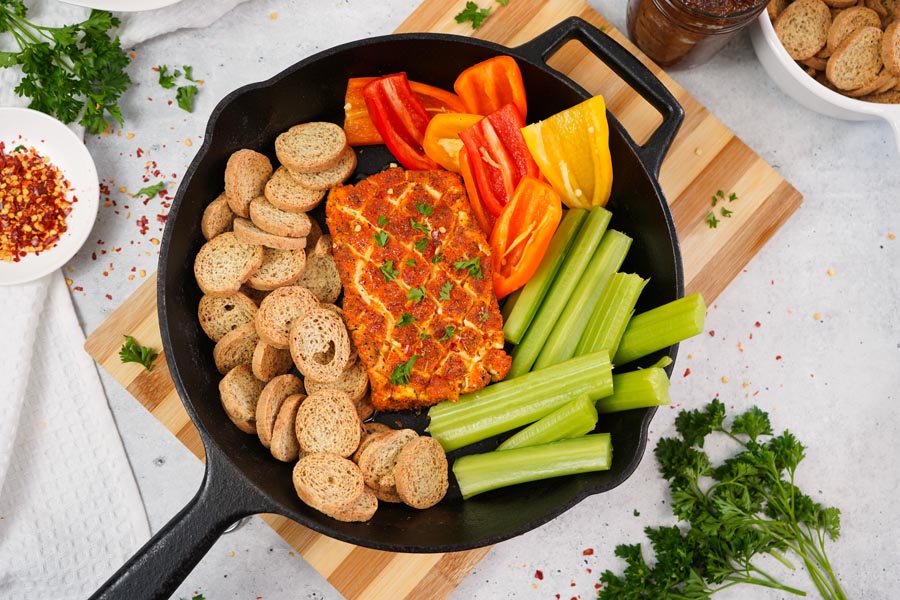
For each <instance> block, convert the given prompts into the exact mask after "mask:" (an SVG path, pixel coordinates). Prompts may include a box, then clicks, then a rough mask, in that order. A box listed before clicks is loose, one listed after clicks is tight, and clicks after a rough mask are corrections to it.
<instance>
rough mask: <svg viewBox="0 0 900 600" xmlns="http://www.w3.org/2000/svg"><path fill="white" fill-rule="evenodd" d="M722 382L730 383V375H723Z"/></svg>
mask: <svg viewBox="0 0 900 600" xmlns="http://www.w3.org/2000/svg"><path fill="white" fill-rule="evenodd" d="M722 383H728V375H722Z"/></svg>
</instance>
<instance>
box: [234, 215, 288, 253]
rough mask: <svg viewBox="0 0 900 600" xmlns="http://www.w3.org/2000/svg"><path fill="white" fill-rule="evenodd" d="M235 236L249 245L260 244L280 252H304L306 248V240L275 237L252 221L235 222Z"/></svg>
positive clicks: (238, 219) (239, 219) (240, 220)
mask: <svg viewBox="0 0 900 600" xmlns="http://www.w3.org/2000/svg"><path fill="white" fill-rule="evenodd" d="M234 235H236V236H237V237H238V238H239V239H241V240H243V241H244V242H246V243H248V244H258V245H260V246H266V247H267V248H276V249H278V250H302V249H304V248H306V238H302V237H300V238H292V237H286V236H281V235H274V234H272V233H269V232H267V231H263V230H262V229H260V228H259V227H257V226H256V225H254V223H253V221H251V220H250V219H241V218H236V219H235V220H234Z"/></svg>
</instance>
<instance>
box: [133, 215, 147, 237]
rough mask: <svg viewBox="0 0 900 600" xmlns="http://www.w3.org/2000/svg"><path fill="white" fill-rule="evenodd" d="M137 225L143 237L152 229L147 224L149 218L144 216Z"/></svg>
mask: <svg viewBox="0 0 900 600" xmlns="http://www.w3.org/2000/svg"><path fill="white" fill-rule="evenodd" d="M135 223H136V224H137V226H138V230H139V231H140V232H141V235H147V231H148V230H149V229H150V226H149V225H148V224H147V216H146V215H144V216H142V217H141V218H140V219H138V220H137V221H135Z"/></svg>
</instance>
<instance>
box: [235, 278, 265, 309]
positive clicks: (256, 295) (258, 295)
mask: <svg viewBox="0 0 900 600" xmlns="http://www.w3.org/2000/svg"><path fill="white" fill-rule="evenodd" d="M271 291H272V290H257V289H254V288H252V287H250V286H249V285H247V283H246V282H244V285H242V286H241V292H240V293H242V294H244V295H245V296H247V297H248V298H250V300H252V301H253V303H254V304H255V305H256V306H259V304H260V303H261V302H262V301H263V298H265V297H266V296H268V295H269V292H271Z"/></svg>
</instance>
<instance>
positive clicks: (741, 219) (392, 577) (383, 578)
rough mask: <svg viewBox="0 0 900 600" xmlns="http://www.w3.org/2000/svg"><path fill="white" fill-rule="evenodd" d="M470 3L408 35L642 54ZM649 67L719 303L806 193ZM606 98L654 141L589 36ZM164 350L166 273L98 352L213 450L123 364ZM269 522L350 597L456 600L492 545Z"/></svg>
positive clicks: (589, 81) (97, 335)
mask: <svg viewBox="0 0 900 600" xmlns="http://www.w3.org/2000/svg"><path fill="white" fill-rule="evenodd" d="M463 5H464V2H463V1H453V2H446V1H442V0H425V2H423V3H422V4H421V5H420V6H419V8H418V9H416V11H415V12H414V13H413V14H412V15H410V17H409V18H408V19H407V20H406V21H405V22H404V23H403V24H402V25H401V26H400V28H399V29H398V31H402V32H413V31H432V32H442V33H456V34H461V35H473V33H474V35H476V36H477V37H481V38H484V39H489V40H492V41H495V42H499V43H502V44H506V45H508V46H516V45H518V44H521V43H523V42H526V41H528V40H530V39H531V38H533V37H534V36H535V35H537V34H539V33H541V32H543V31H544V30H546V29H547V28H549V27H551V26H553V25H555V24H557V23H558V22H559V21H561V20H563V19H565V18H566V17H569V16H572V15H577V16H580V17H581V18H583V19H585V20H587V21H589V22H591V23H593V24H594V25H596V26H597V27H600V28H601V29H603V30H604V31H605V32H606V33H607V34H608V35H610V36H611V37H613V38H614V39H616V40H617V41H618V42H619V43H621V44H623V45H624V46H626V47H627V48H628V49H629V50H631V51H632V52H633V53H634V54H636V55H638V56H641V55H640V53H639V51H637V50H636V49H635V48H634V47H633V46H632V44H631V43H630V42H629V41H628V40H627V38H626V37H625V36H624V35H622V34H621V33H620V32H618V31H616V30H615V29H614V28H613V27H612V26H610V25H609V23H607V22H606V21H605V20H604V19H603V18H602V17H601V16H600V15H598V14H597V13H596V12H595V11H594V10H593V9H591V8H590V7H589V6H588V5H587V4H585V3H584V2H583V1H581V0H553V1H552V2H544V1H541V0H516V2H511V3H509V4H508V5H507V6H505V7H502V6H496V7H495V8H494V13H493V15H492V16H491V18H489V19H488V20H487V21H486V22H485V24H484V25H483V26H482V27H481V28H480V29H478V30H477V31H475V32H473V31H472V30H471V28H470V27H469V25H468V24H462V25H461V24H458V23H456V22H455V20H454V19H453V16H454V15H455V14H456V13H457V12H459V10H460V9H461V8H462V6H463ZM641 59H642V60H643V61H644V63H645V64H646V65H647V66H648V67H649V68H650V69H651V70H652V71H653V72H654V73H655V74H656V75H657V76H658V77H659V78H660V79H661V80H662V81H663V83H664V84H665V85H666V86H667V87H668V88H669V89H670V90H671V91H672V93H673V94H674V95H675V97H676V98H677V99H678V101H679V102H681V104H682V106H684V109H685V115H686V116H685V121H684V124H683V125H682V128H681V130H680V132H679V134H678V136H677V138H676V139H675V142H674V144H673V146H672V148H671V149H670V150H669V153H668V155H667V157H666V159H665V161H664V162H663V166H662V170H661V172H660V183H661V185H662V188H663V191H664V193H665V195H666V197H667V200H668V202H669V205H670V207H671V209H672V214H673V216H674V219H675V224H676V228H677V229H678V234H679V239H680V241H681V250H682V256H683V260H684V270H685V285H686V289H687V292H688V293H691V292H695V291H699V292H702V293H703V295H704V297H705V298H706V300H707V302H708V303H711V302H712V301H713V300H714V299H715V298H716V296H717V295H718V294H719V293H720V292H721V291H722V290H723V289H724V288H725V286H726V285H728V283H729V282H730V281H731V280H732V279H733V278H734V277H735V276H736V275H737V274H738V273H739V272H740V271H741V269H742V268H743V267H744V266H745V265H746V264H747V263H748V262H749V261H750V259H751V258H752V257H753V256H754V255H755V254H756V252H757V251H758V250H759V249H760V248H761V247H762V246H763V244H765V243H766V241H767V240H768V239H769V238H770V237H771V236H772V235H773V234H774V232H775V231H776V230H777V229H778V228H779V227H780V226H781V225H782V224H783V223H784V222H785V221H786V220H787V219H788V218H789V217H790V215H791V214H792V213H793V212H794V211H795V210H796V209H797V208H798V207H799V206H800V202H801V200H802V198H801V195H800V193H799V192H798V191H797V190H796V189H794V188H793V187H792V186H791V185H790V184H789V183H788V182H786V181H785V180H784V179H783V178H782V177H781V176H780V175H779V174H778V173H777V172H776V171H775V170H774V169H772V167H770V166H769V165H768V164H766V163H765V162H764V161H763V160H762V159H761V158H760V157H759V156H757V155H756V154H755V153H754V152H753V151H752V150H750V149H749V148H748V147H747V146H746V145H745V144H744V143H743V142H742V141H741V140H739V139H738V138H737V137H735V136H734V134H733V133H732V132H731V131H729V130H728V128H726V127H725V126H724V125H723V124H722V123H721V122H720V121H719V120H718V119H716V117H715V116H713V115H712V114H710V112H709V111H708V110H706V108H704V107H703V106H701V105H700V104H699V103H698V102H697V101H696V100H694V99H693V98H692V97H691V96H690V95H688V94H687V93H686V92H685V91H684V89H682V88H681V87H680V86H679V85H678V84H676V83H675V82H674V81H673V80H672V79H671V78H669V77H668V75H666V74H665V73H664V72H663V71H662V70H661V69H660V68H659V67H657V66H656V65H654V64H653V63H652V62H650V61H649V60H648V59H646V58H645V57H642V56H641ZM550 64H551V66H553V67H554V68H556V69H559V70H560V71H562V72H564V73H567V74H568V75H569V76H570V77H572V78H573V79H574V80H575V81H577V82H578V83H579V84H581V85H582V86H583V87H585V88H586V89H587V90H588V91H590V92H592V93H595V94H603V95H604V97H605V98H606V102H607V106H608V107H609V110H610V112H612V113H613V114H614V115H615V116H616V118H618V119H619V121H620V122H621V123H622V124H623V126H624V127H625V129H626V130H627V131H628V132H629V133H630V134H631V136H632V137H633V138H634V139H635V140H636V141H637V142H638V143H642V142H643V141H645V140H646V139H647V138H648V137H649V135H650V134H651V133H652V132H653V131H654V129H655V128H656V126H657V125H658V124H659V122H660V117H659V115H658V113H657V112H656V111H655V110H654V109H653V108H651V107H650V106H649V104H647V103H646V102H645V101H644V100H643V99H641V98H640V97H638V96H637V94H636V93H634V92H633V91H632V90H630V89H629V88H628V87H627V86H626V85H625V84H624V83H623V82H622V81H621V80H620V79H619V78H618V76H616V75H615V74H613V73H612V72H611V71H610V70H609V69H607V68H606V67H605V66H604V65H603V64H602V63H601V62H600V61H599V60H597V59H596V58H594V57H593V56H592V55H591V54H590V53H589V52H587V51H586V50H585V49H584V47H583V46H581V45H580V44H579V43H577V42H573V43H569V44H567V45H566V46H564V47H563V48H562V49H561V50H560V51H559V52H558V53H557V54H556V55H555V56H553V57H552V59H551V60H550ZM719 189H722V190H725V192H726V193H730V192H734V193H735V194H737V196H738V201H737V202H736V203H734V205H733V206H732V207H730V208H733V209H734V213H733V216H732V217H731V218H728V219H722V222H721V223H720V225H719V226H718V227H717V228H715V229H711V228H709V226H708V225H707V224H706V220H705V219H706V215H707V213H708V212H709V210H710V198H711V196H712V195H713V194H715V192H716V191H717V190H719ZM125 333H127V334H129V335H132V336H134V337H135V338H137V339H138V340H140V342H141V343H142V344H144V345H149V346H153V347H155V348H161V347H162V342H161V340H160V333H159V323H158V321H157V316H156V278H155V276H154V277H150V278H148V280H147V281H146V282H145V283H144V284H143V285H142V286H141V287H140V288H139V289H138V290H137V291H136V292H135V293H134V294H133V295H132V296H131V297H130V298H128V299H127V300H126V301H125V302H124V303H123V304H122V306H121V307H119V309H118V310H116V311H115V312H114V313H113V314H112V315H110V317H109V318H108V319H107V320H106V321H105V322H104V323H103V324H102V325H101V326H100V327H98V328H97V330H96V331H94V332H93V333H92V334H91V335H90V336H89V337H88V339H87V341H86V343H85V349H86V350H87V352H88V353H89V354H90V355H91V356H92V357H93V358H94V359H95V360H96V361H97V362H98V364H100V366H101V367H103V368H104V369H106V370H107V371H108V372H109V373H110V374H111V375H112V376H113V377H114V378H115V379H116V380H117V381H119V382H120V383H121V384H122V385H123V386H124V387H125V388H126V389H127V390H128V391H129V392H130V393H131V394H132V395H133V396H134V397H135V398H137V400H138V401H139V402H141V404H143V405H144V406H145V407H146V408H147V410H149V411H150V412H151V413H152V414H153V415H154V416H155V417H156V418H157V419H159V420H160V421H161V422H162V423H163V424H164V425H165V426H166V427H167V428H168V429H169V431H171V432H172V433H173V434H174V435H176V436H177V437H178V439H179V440H181V442H183V443H184V444H185V446H187V447H188V448H189V449H190V450H191V451H192V452H193V453H194V454H195V455H197V456H198V457H199V458H201V459H202V458H203V446H202V444H201V442H200V437H199V435H198V433H197V431H196V429H195V428H194V427H193V425H192V424H191V421H190V419H189V418H188V416H187V413H186V412H185V410H184V408H183V406H182V404H181V400H180V399H179V397H178V394H177V393H176V392H175V388H174V385H173V383H172V380H171V379H170V378H169V373H168V368H167V366H166V364H165V355H160V357H159V358H158V359H157V362H156V366H155V368H154V369H153V371H151V372H147V371H145V370H144V369H143V367H141V366H140V365H137V364H134V363H128V364H122V363H121V362H120V361H119V357H118V350H119V347H120V346H121V343H122V335H123V334H125ZM263 518H264V519H265V520H266V521H267V522H268V523H269V524H270V525H271V526H272V527H273V528H274V529H275V530H276V531H277V532H278V533H279V534H280V535H281V536H282V537H283V538H284V539H285V540H286V541H287V542H288V543H289V544H291V545H292V546H293V547H294V548H295V549H296V550H297V552H298V553H299V554H300V555H301V556H303V557H304V559H305V560H307V561H308V562H309V563H310V564H311V565H312V566H313V568H315V569H316V570H317V571H318V572H319V573H321V574H322V575H323V576H324V577H325V578H326V579H328V581H329V582H330V583H331V584H332V585H334V587H335V588H336V589H337V590H338V591H340V593H341V594H343V595H344V596H345V597H346V598H348V599H351V600H355V599H365V600H381V599H384V600H401V599H410V600H412V599H414V598H429V599H434V600H439V599H441V598H445V597H446V596H447V595H449V593H450V592H451V591H452V590H453V589H454V588H455V587H456V586H457V585H458V584H459V582H460V581H461V580H462V579H463V578H464V577H465V576H466V575H467V574H468V573H469V572H470V571H471V570H472V568H473V567H474V566H475V565H476V564H477V563H478V561H479V560H481V559H482V558H483V557H484V555H485V554H486V553H487V552H488V551H489V548H482V549H478V550H471V551H467V552H458V553H450V554H421V555H414V554H393V553H389V552H383V551H377V550H370V549H366V548H360V547H356V546H353V545H351V544H347V543H345V542H340V541H337V540H333V539H330V538H328V537H325V536H322V535H320V534H317V533H314V532H312V531H310V530H308V529H306V528H304V527H302V526H300V525H298V524H296V523H294V522H293V521H290V520H288V519H285V518H283V517H279V516H274V515H264V516H263Z"/></svg>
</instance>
